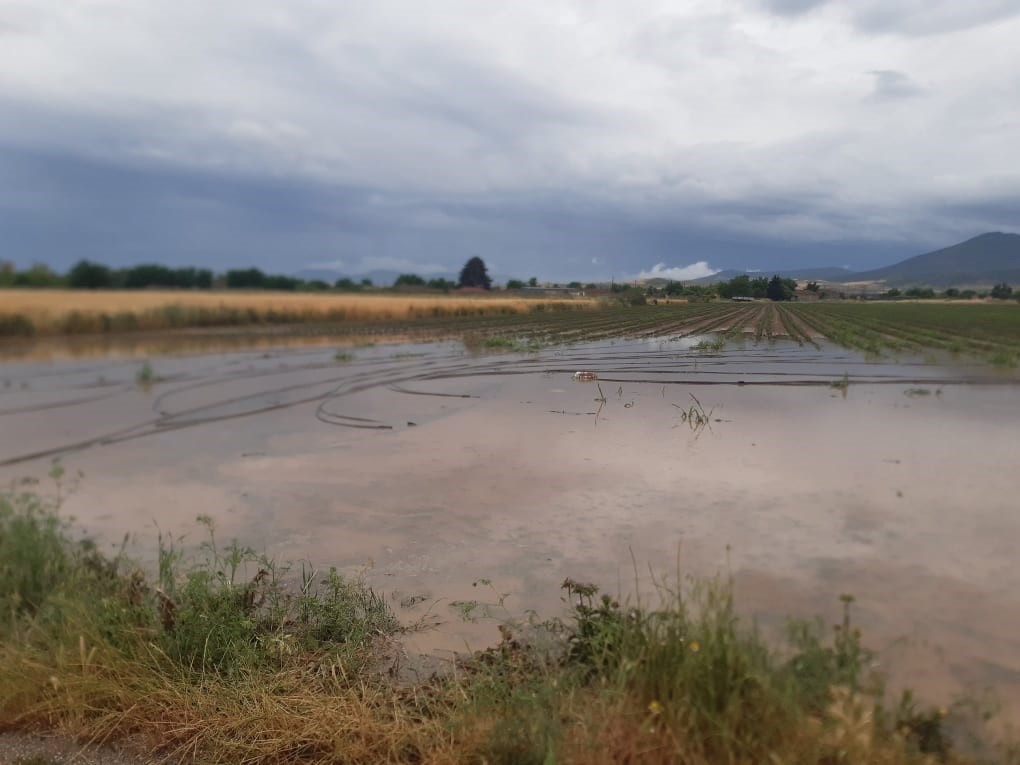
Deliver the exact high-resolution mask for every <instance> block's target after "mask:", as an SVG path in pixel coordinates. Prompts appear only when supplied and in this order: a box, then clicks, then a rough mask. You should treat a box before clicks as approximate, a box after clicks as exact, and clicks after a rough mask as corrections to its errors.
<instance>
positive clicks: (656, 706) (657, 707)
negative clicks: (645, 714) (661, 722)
mask: <svg viewBox="0 0 1020 765" xmlns="http://www.w3.org/2000/svg"><path fill="white" fill-rule="evenodd" d="M648 711H649V712H651V713H652V714H653V715H657V714H659V713H661V712H662V704H660V703H659V702H658V701H653V702H652V703H651V704H649V705H648Z"/></svg>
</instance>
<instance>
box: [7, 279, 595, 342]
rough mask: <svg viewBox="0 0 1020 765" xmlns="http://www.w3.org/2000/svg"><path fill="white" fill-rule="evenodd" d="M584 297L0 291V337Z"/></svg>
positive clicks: (382, 316)
mask: <svg viewBox="0 0 1020 765" xmlns="http://www.w3.org/2000/svg"><path fill="white" fill-rule="evenodd" d="M594 305H595V301H593V300H585V299H583V298H576V299H572V298H553V299H550V298H520V297H504V296H489V295H472V296H459V295H456V296H455V295H352V294H308V293H297V294H288V293H279V292H234V291H231V292H181V291H170V290H165V291H164V290H139V291H124V290H108V291H107V290H96V291H83V290H73V291H72V290H4V291H2V292H0V335H32V334H40V335H51V334H90V333H106V332H130V331H138V330H161V329H174V328H181V327H207V326H232V325H246V324H263V323H268V324H283V323H309V322H339V321H386V320H406V319H419V318H425V317H448V316H449V317H453V316H461V317H463V316H475V317H480V316H507V315H520V314H528V313H531V312H533V311H555V310H562V309H568V310H569V309H577V308H586V307H591V306H594Z"/></svg>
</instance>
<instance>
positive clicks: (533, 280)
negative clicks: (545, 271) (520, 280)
mask: <svg viewBox="0 0 1020 765" xmlns="http://www.w3.org/2000/svg"><path fill="white" fill-rule="evenodd" d="M528 286H529V287H537V286H538V277H537V276H532V277H531V278H530V279H528Z"/></svg>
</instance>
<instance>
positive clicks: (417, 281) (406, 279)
mask: <svg viewBox="0 0 1020 765" xmlns="http://www.w3.org/2000/svg"><path fill="white" fill-rule="evenodd" d="M393 286H394V287H424V286H425V280H424V279H422V278H421V277H420V276H418V274H401V275H400V276H398V277H397V280H396V281H395V282H393Z"/></svg>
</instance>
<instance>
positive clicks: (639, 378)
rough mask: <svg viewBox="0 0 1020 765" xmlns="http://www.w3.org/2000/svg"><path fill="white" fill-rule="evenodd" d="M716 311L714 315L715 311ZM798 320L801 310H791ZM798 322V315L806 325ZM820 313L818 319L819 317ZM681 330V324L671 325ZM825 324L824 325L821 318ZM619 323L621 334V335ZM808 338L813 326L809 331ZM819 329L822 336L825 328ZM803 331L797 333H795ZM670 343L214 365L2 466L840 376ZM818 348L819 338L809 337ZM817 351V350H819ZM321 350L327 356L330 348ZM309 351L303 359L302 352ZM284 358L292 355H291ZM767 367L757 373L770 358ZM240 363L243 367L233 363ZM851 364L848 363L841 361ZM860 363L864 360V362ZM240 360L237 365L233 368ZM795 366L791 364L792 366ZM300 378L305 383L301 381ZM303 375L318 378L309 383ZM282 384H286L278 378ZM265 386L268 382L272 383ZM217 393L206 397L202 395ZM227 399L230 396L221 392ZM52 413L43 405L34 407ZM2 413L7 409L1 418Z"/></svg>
mask: <svg viewBox="0 0 1020 765" xmlns="http://www.w3.org/2000/svg"><path fill="white" fill-rule="evenodd" d="M705 314H710V315H705ZM784 316H788V313H787V309H786V308H785V307H775V306H771V305H767V304H766V305H755V306H740V307H737V308H731V307H729V306H727V307H726V309H725V310H721V309H718V308H715V309H713V310H711V311H705V312H704V313H699V314H698V318H697V319H696V320H695V321H694V322H687V323H685V324H684V325H683V326H684V327H685V328H686V329H687V330H689V331H693V332H706V331H711V330H712V329H713V328H716V329H717V331H728V332H733V331H737V330H738V329H739V331H740V332H743V331H744V329H745V327H746V326H747V324H748V322H756V323H757V326H758V327H764V328H765V330H764V331H765V334H769V333H770V332H772V333H774V330H775V327H776V323H777V322H781V320H782V318H783V317H784ZM789 316H793V311H790V312H789ZM661 318H662V317H650V321H649V324H650V325H652V326H660V327H661V326H663V323H660V322H661ZM800 318H801V317H800V316H795V317H793V318H792V319H791V324H792V323H793V320H794V319H800ZM817 318H818V317H817V316H812V319H817ZM670 321H673V322H674V324H673V325H672V326H674V327H675V318H672V319H670ZM813 323H814V321H808V320H806V319H805V320H804V321H803V322H802V324H797V325H796V326H797V327H798V328H800V327H802V326H807V327H811V326H812V324H813ZM819 323H821V322H819ZM619 331H620V328H619V327H618V326H617V328H616V330H615V336H619ZM800 331H801V332H802V333H803V334H805V335H806V333H807V330H804V329H800ZM815 331H821V330H819V329H816V330H815ZM792 334H793V333H792V332H791V335H792ZM666 342H668V341H667V339H666V338H665V337H663V338H662V342H661V343H660V344H659V345H658V347H655V348H652V347H644V346H643V345H642V341H641V340H635V341H633V342H632V343H631V344H630V345H627V344H621V345H615V346H614V345H613V344H612V343H609V344H607V343H605V342H602V343H594V344H592V343H586V344H585V345H584V346H581V347H565V348H559V349H555V350H549V351H545V352H542V353H539V354H535V355H528V356H521V355H519V354H511V355H507V356H484V357H465V356H464V355H463V354H461V353H456V354H446V355H435V356H431V357H425V358H416V359H414V360H411V361H407V360H402V359H395V358H380V359H369V360H365V361H363V362H351V363H349V364H344V365H342V366H338V365H337V364H335V363H333V364H330V363H322V362H321V361H317V360H308V363H303V364H302V363H299V364H294V365H291V366H287V367H285V368H276V369H263V370H258V371H252V370H250V369H248V370H237V371H235V370H230V371H227V372H223V371H222V370H223V365H220V366H219V367H216V368H213V369H209V370H207V371H206V376H205V377H204V378H202V379H190V378H189V379H187V380H180V381H179V382H176V383H174V382H166V381H163V382H159V383H157V384H156V385H157V386H170V387H168V388H166V389H164V390H162V391H161V392H160V393H159V395H157V396H156V397H155V398H154V400H153V401H152V404H151V410H152V416H151V417H148V418H140V419H139V421H137V422H134V423H131V424H129V425H125V426H123V427H118V428H111V429H110V430H109V431H107V432H104V433H101V434H99V435H96V436H92V437H89V438H85V439H80V440H72V439H69V440H67V441H64V442H63V443H59V444H57V445H55V446H52V447H49V448H45V449H39V450H33V451H32V452H30V453H23V454H18V455H15V456H12V457H8V458H6V459H3V460H0V466H10V465H16V464H19V463H23V462H28V461H31V460H37V459H43V458H52V457H56V456H60V455H63V454H68V453H72V452H76V451H81V450H84V449H88V448H92V447H97V446H105V445H112V444H117V443H122V442H125V441H131V440H135V439H140V438H145V437H149V436H154V435H158V434H160V433H167V432H171V431H176V430H181V429H185V428H192V427H201V426H203V425H209V424H214V423H222V422H226V421H230V420H235V419H241V418H247V417H254V416H258V415H263V414H267V413H271V412H276V411H280V410H284V409H291V408H295V407H299V406H302V405H312V404H314V405H315V409H314V416H315V418H316V419H317V420H319V421H320V422H323V423H326V424H329V425H333V426H340V427H348V428H361V429H372V430H389V429H392V428H393V427H394V426H393V425H392V424H389V423H386V422H383V421H380V420H375V419H369V418H365V417H361V416H360V413H359V412H350V413H347V412H344V411H342V409H343V407H342V404H341V403H340V402H342V400H343V399H344V398H346V397H348V396H351V395H353V394H355V393H359V392H362V391H366V390H370V389H373V388H380V387H383V388H389V390H390V391H392V392H393V393H395V394H397V395H406V396H441V397H448V398H461V399H470V398H474V399H478V398H480V397H479V396H476V395H473V394H470V393H458V392H443V391H430V390H425V389H422V388H421V385H420V384H421V383H423V382H428V381H439V380H453V379H463V380H469V379H471V378H477V377H484V376H491V377H500V376H502V377H505V376H511V375H534V374H547V375H559V374H564V375H573V373H574V372H576V371H577V370H578V369H591V370H594V371H596V372H597V374H598V377H599V379H600V380H604V381H606V382H615V383H622V384H654V385H697V386H709V385H738V386H739V385H765V386H769V385H771V386H829V385H831V383H832V380H833V379H834V376H835V372H834V371H833V366H834V359H833V357H832V356H831V355H828V356H826V355H824V354H820V353H815V352H804V351H798V350H797V349H796V348H795V347H792V346H791V349H790V352H789V353H786V354H782V353H778V352H776V351H773V350H769V351H760V352H754V351H748V350H743V351H740V352H739V353H716V354H712V355H708V356H706V355H705V354H703V353H700V352H698V351H695V350H693V349H686V348H683V349H680V348H678V349H677V350H676V351H675V352H674V351H672V350H666V349H665V347H664V344H665V343H666ZM809 342H810V338H809ZM816 347H817V346H816ZM320 353H321V352H320ZM299 355H300V353H299ZM281 358H291V357H290V356H288V355H287V354H286V353H284V354H283V355H282V356H281ZM763 360H764V361H766V362H767V366H766V367H763V368H761V369H758V370H756V369H754V368H752V367H753V365H756V364H758V363H759V362H760V361H763ZM231 363H233V362H231ZM838 363H839V364H840V365H842V364H843V363H844V362H842V361H841V362H838ZM850 363H852V364H856V363H858V362H857V361H856V360H855V361H851V362H850ZM230 365H231V364H227V366H230ZM785 365H790V366H789V368H787V369H783V368H782V367H783V366H785ZM295 377H297V378H299V379H294V378H295ZM301 377H305V378H309V379H300V378H301ZM274 378H276V379H274ZM241 382H244V383H250V384H254V386H255V389H254V390H248V391H245V392H243V393H242V394H240V395H238V394H237V391H233V392H231V390H230V388H231V386H232V385H236V384H239V383H241ZM855 382H861V383H868V384H897V385H947V384H1015V381H1012V380H995V379H993V378H980V377H971V378H966V377H953V378H941V377H939V378H936V377H934V376H917V375H916V374H913V375H908V374H898V373H890V374H888V375H885V374H882V373H879V372H877V371H876V372H875V373H871V374H865V375H858V376H855ZM262 383H265V384H264V385H262ZM128 390H130V391H134V390H135V386H131V385H129V386H122V387H121V388H119V389H118V391H116V392H113V393H112V394H110V395H104V396H103V397H102V398H110V397H114V396H116V395H117V394H118V393H125V392H127V391H128ZM205 391H208V392H209V397H208V398H207V399H206V400H204V401H203V400H202V398H201V395H202V394H204V392H205ZM196 394H198V401H197V402H196V403H195V404H194V405H188V404H187V402H186V400H184V397H187V396H190V395H196ZM220 394H222V395H220ZM94 400H97V399H91V398H79V399H77V400H75V401H66V402H60V405H61V406H64V407H70V406H72V405H74V404H88V403H91V402H93V401H94ZM33 410H34V411H38V412H45V411H47V407H45V406H44V405H40V406H39V407H36V408H34V409H33ZM0 413H2V412H0Z"/></svg>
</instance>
